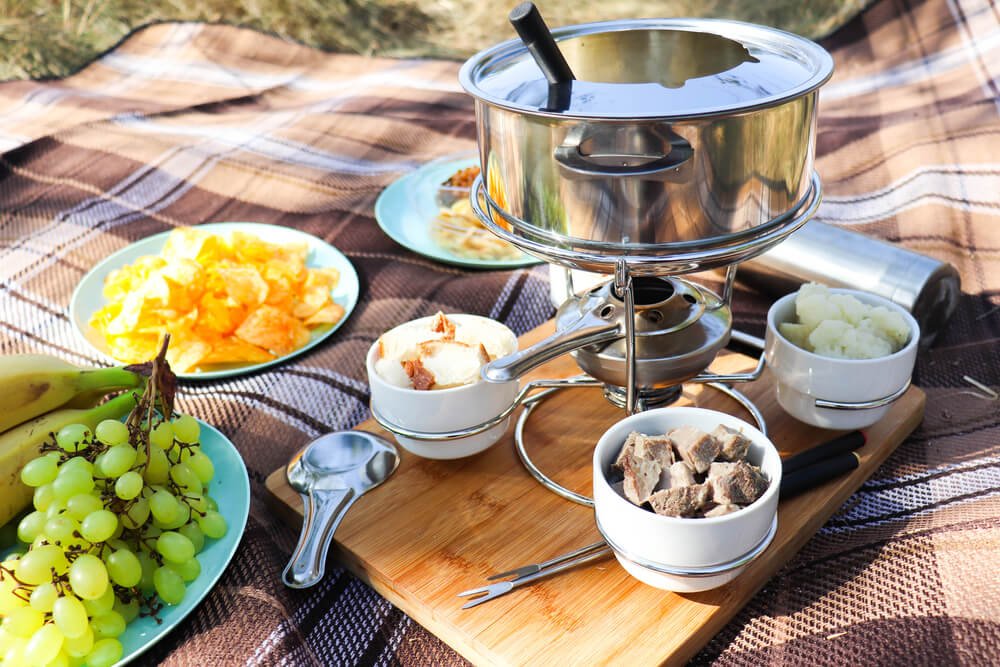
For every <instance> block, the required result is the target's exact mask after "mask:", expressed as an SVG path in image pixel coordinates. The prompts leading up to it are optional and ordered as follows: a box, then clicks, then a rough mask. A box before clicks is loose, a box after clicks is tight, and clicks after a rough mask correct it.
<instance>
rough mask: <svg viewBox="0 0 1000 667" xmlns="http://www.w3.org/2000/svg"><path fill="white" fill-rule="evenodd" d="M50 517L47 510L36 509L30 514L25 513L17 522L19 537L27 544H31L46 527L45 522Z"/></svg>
mask: <svg viewBox="0 0 1000 667" xmlns="http://www.w3.org/2000/svg"><path fill="white" fill-rule="evenodd" d="M47 520H48V518H47V517H46V516H45V512H39V511H38V510H35V511H34V512H31V513H29V514H26V515H24V518H23V519H21V520H20V521H19V522H18V524H17V539H19V540H21V541H22V542H24V543H25V544H30V543H31V542H34V541H35V538H36V537H38V535H39V534H40V533H41V532H42V530H43V529H44V528H45V522H46V521H47Z"/></svg>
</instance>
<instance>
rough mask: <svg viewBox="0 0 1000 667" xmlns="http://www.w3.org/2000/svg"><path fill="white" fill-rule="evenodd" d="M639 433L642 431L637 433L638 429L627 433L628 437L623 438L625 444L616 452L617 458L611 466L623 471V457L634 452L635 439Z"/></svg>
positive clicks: (625, 457)
mask: <svg viewBox="0 0 1000 667" xmlns="http://www.w3.org/2000/svg"><path fill="white" fill-rule="evenodd" d="M641 435H642V433H639V432H638V431H632V432H631V433H629V434H628V437H627V438H625V444H624V445H622V448H621V451H620V452H618V458H616V459H615V462H614V463H613V464H612V467H614V468H617V469H618V470H621V471H623V472H624V471H625V459H627V458H628V457H630V456H632V454H633V453H634V452H635V440H636V438H638V437H640V436H641Z"/></svg>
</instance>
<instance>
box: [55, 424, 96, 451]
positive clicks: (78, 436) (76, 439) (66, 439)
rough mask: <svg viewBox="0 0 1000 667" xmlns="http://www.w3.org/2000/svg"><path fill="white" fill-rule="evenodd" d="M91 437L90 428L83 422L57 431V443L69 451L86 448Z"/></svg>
mask: <svg viewBox="0 0 1000 667" xmlns="http://www.w3.org/2000/svg"><path fill="white" fill-rule="evenodd" d="M90 437H91V434H90V429H89V428H87V427H86V426H84V425H83V424H70V425H68V426H63V427H62V428H61V429H59V432H58V433H56V444H57V445H59V446H60V447H62V448H63V449H64V450H65V451H67V452H76V451H79V450H81V449H85V448H86V446H87V443H86V441H87V440H89V439H90Z"/></svg>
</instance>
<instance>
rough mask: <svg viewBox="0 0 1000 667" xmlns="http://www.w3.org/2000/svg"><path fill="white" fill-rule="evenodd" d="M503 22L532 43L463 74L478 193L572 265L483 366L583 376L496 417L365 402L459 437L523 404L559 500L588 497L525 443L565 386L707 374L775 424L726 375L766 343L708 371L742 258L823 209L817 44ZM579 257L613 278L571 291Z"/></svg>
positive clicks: (496, 228) (624, 397)
mask: <svg viewBox="0 0 1000 667" xmlns="http://www.w3.org/2000/svg"><path fill="white" fill-rule="evenodd" d="M511 21H512V23H513V24H514V26H515V28H517V30H518V33H519V34H520V35H521V37H522V40H523V43H522V41H518V40H512V41H510V42H504V43H502V44H499V45H497V46H495V47H492V48H490V49H487V50H485V51H483V52H481V53H479V54H477V55H476V56H473V57H472V58H471V59H470V60H469V61H468V62H466V63H465V65H464V66H463V67H462V70H461V72H460V74H459V79H460V81H461V83H462V85H463V87H464V88H465V89H466V90H467V91H468V92H469V93H471V94H472V95H473V96H474V97H475V98H476V118H477V127H478V136H479V151H480V164H481V173H480V176H479V177H478V178H477V180H476V181H475V183H474V184H473V186H472V190H471V195H470V198H469V199H470V203H471V205H472V208H473V210H474V211H475V213H476V215H477V217H478V218H479V220H480V221H481V222H482V224H483V225H484V226H485V227H486V228H487V229H489V230H490V231H491V232H492V233H493V234H495V235H496V236H498V237H500V238H501V239H503V240H505V241H507V242H508V243H510V244H512V245H513V246H515V247H517V248H519V249H521V250H522V251H524V252H526V253H528V254H530V255H533V256H535V257H538V258H540V259H543V260H545V261H547V262H549V263H551V264H553V265H555V266H558V267H562V268H563V269H564V270H565V274H566V280H567V290H566V293H567V294H568V295H569V297H568V298H567V300H566V301H565V302H564V303H563V304H562V305H561V306H560V307H559V309H558V312H557V314H556V332H555V334H553V335H552V336H550V337H548V338H546V339H545V340H542V341H540V342H538V343H536V344H534V345H532V346H530V347H528V348H526V349H523V350H519V351H517V352H515V353H513V354H511V355H508V356H506V357H503V358H501V359H497V360H494V361H493V362H491V363H490V364H488V365H487V366H486V367H485V368H484V369H483V371H482V377H483V379H484V380H485V381H487V382H505V383H506V382H512V381H517V380H519V379H520V378H521V377H522V376H524V375H525V374H526V373H527V372H528V371H530V370H531V369H533V368H535V367H536V366H538V365H540V364H542V363H544V362H546V361H548V360H550V359H552V358H554V357H556V356H559V355H561V354H565V353H567V352H569V353H572V355H573V357H574V359H575V360H576V362H577V364H578V365H579V366H580V368H581V369H582V370H583V371H584V374H582V375H578V376H576V377H572V378H569V379H554V380H534V381H531V382H528V383H526V384H525V385H524V387H523V388H522V389H521V391H520V393H519V394H518V395H517V397H516V399H515V400H514V402H513V403H512V404H511V405H510V406H509V407H508V408H507V409H506V410H504V411H503V412H502V413H501V414H498V415H496V417H494V418H493V419H490V420H489V421H487V422H485V423H482V424H478V425H475V426H472V427H469V428H463V429H458V430H454V431H449V432H444V433H424V432H414V431H411V430H407V429H403V428H400V427H399V426H397V425H394V424H391V423H388V422H387V421H386V420H384V419H382V418H381V416H380V415H378V414H377V413H375V411H374V410H373V416H374V417H375V419H376V420H377V421H378V422H379V424H380V425H382V426H383V427H384V428H386V429H387V430H389V431H392V432H394V433H395V434H396V435H399V436H403V437H406V438H410V439H413V440H425V441H448V440H455V439H460V438H465V437H469V436H472V435H475V434H478V433H482V432H484V431H486V430H488V429H491V428H493V427H495V426H497V425H498V424H501V423H504V420H506V419H507V418H508V417H510V416H511V415H512V414H513V412H514V411H515V410H516V409H517V408H518V407H520V406H524V410H523V411H522V413H521V414H520V416H519V418H518V421H517V424H516V429H515V436H514V441H515V447H516V449H517V452H518V455H519V456H520V458H521V461H522V462H523V464H524V465H525V467H526V468H527V469H528V471H529V472H530V473H531V475H532V476H533V477H534V478H535V479H537V480H538V481H539V482H540V483H541V484H542V485H544V486H545V487H546V488H548V489H550V490H551V491H554V492H555V493H557V494H558V495H560V496H562V497H564V498H567V499H569V500H572V501H574V502H577V503H581V504H584V505H592V504H593V501H592V500H591V499H590V498H588V497H586V496H583V495H581V494H579V493H577V492H575V491H573V490H570V489H568V488H565V487H564V486H562V485H560V484H558V483H556V482H555V481H554V480H553V479H552V478H550V477H549V476H548V475H546V474H545V473H544V472H543V471H542V470H541V469H540V468H539V467H538V466H537V465H536V464H535V463H534V462H533V461H532V459H531V457H530V456H529V455H528V453H527V450H526V447H525V437H524V433H525V424H526V423H527V421H528V419H529V418H530V416H531V414H532V412H533V411H534V410H535V408H536V407H537V406H538V405H539V404H540V403H541V402H542V401H544V400H545V398H546V397H548V396H550V395H552V393H553V392H555V391H558V390H559V389H562V388H566V387H580V386H594V387H601V388H602V389H603V392H604V396H605V397H606V398H607V399H608V400H609V401H610V402H611V403H612V404H614V405H616V406H618V407H620V408H623V409H624V410H625V413H626V414H628V415H631V414H634V413H636V412H641V411H644V410H647V409H651V408H656V407H662V406H666V405H669V404H671V403H673V402H674V401H675V400H676V399H677V398H678V397H679V396H680V395H681V393H682V387H683V384H684V383H691V382H694V383H703V384H706V385H708V386H709V387H712V388H713V389H715V390H718V391H721V392H723V393H725V394H726V395H728V396H730V397H732V398H733V399H735V400H736V401H737V402H738V403H739V404H741V405H742V406H743V407H744V408H746V410H747V411H748V412H749V414H750V415H751V417H752V419H753V421H754V422H756V425H757V427H758V428H759V429H760V430H761V431H764V432H766V430H767V425H766V424H765V423H764V417H763V416H762V414H761V411H760V410H759V409H758V408H757V406H755V405H754V404H753V402H752V401H750V400H749V399H748V398H747V397H746V396H745V395H743V394H742V393H741V392H739V391H737V390H735V389H733V388H732V387H731V386H730V384H732V383H738V382H749V381H752V380H755V379H757V378H758V377H760V375H761V373H762V371H763V369H764V359H763V357H761V358H760V360H759V361H758V363H757V366H756V368H755V369H753V370H752V371H751V372H747V373H736V374H728V375H718V374H714V373H709V372H707V371H706V369H707V368H708V367H709V365H710V364H711V363H712V361H713V360H714V359H715V357H716V356H717V354H718V353H719V352H720V351H721V350H722V349H723V348H724V347H725V346H726V345H727V344H728V342H729V339H730V336H731V334H732V298H733V291H734V286H733V285H734V281H735V278H736V270H737V266H738V265H739V263H740V262H742V261H744V260H748V259H751V258H753V257H756V256H757V255H760V254H761V253H763V252H765V251H767V250H768V249H770V248H772V247H773V246H775V245H776V244H778V243H780V242H781V241H783V240H784V239H785V238H786V237H788V235H790V234H791V233H793V232H794V231H795V230H797V229H799V228H800V227H802V225H804V224H805V223H806V222H807V221H808V220H809V219H810V218H811V217H812V216H813V215H814V214H815V212H816V210H817V208H818V207H819V203H820V200H821V198H822V187H821V185H820V179H819V176H818V175H817V174H816V173H815V172H814V171H813V169H812V162H813V152H814V148H813V147H814V143H815V122H816V119H815V114H816V100H817V93H818V89H819V87H820V86H821V85H822V84H823V83H825V82H826V81H827V80H828V79H829V77H830V75H831V73H832V70H833V63H832V60H831V58H830V56H829V54H828V53H827V52H826V51H825V50H823V49H822V48H821V47H819V46H818V45H816V44H814V43H813V42H810V41H808V40H805V39H803V38H800V37H797V36H795V35H791V34H789V33H783V32H780V31H777V30H773V29H770V28H765V27H762V26H755V25H750V24H745V23H738V22H734V21H719V20H695V19H643V20H629V21H610V22H605V23H593V24H587V25H580V26H568V27H564V28H559V29H557V30H555V31H553V32H552V33H549V32H548V29H547V28H546V27H545V25H544V22H542V20H541V18H540V16H539V15H538V13H537V10H535V9H534V7H533V6H531V5H529V4H527V3H526V4H524V5H521V6H519V7H518V8H515V10H514V12H512V15H511ZM563 55H565V56H566V57H565V59H564V58H563ZM574 269H577V270H582V271H587V272H591V273H597V274H605V275H607V276H609V278H610V279H609V280H608V281H606V282H603V283H601V284H599V285H597V286H596V287H593V288H591V289H589V290H582V291H580V292H579V293H577V291H576V290H575V289H574V288H573V286H572V284H571V283H572V278H571V276H572V270H574ZM710 269H723V270H724V272H725V279H724V282H723V285H722V289H721V294H715V293H714V292H713V291H711V290H710V289H708V288H706V287H704V286H700V285H698V284H696V283H694V282H692V281H690V280H687V279H684V278H682V277H681V276H683V275H685V274H690V273H694V272H698V271H705V270H710ZM539 390H540V391H539ZM829 407H842V408H844V409H851V408H857V407H861V406H858V405H851V404H846V403H845V404H841V405H833V406H829Z"/></svg>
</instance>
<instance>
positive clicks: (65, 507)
mask: <svg viewBox="0 0 1000 667" xmlns="http://www.w3.org/2000/svg"><path fill="white" fill-rule="evenodd" d="M154 415H155V413H154ZM199 436H200V427H199V425H198V422H197V420H195V419H194V418H193V417H191V416H189V415H177V416H176V417H175V418H174V419H173V420H171V421H165V420H162V419H160V418H159V417H158V416H154V418H153V420H152V421H151V422H150V421H149V420H146V421H144V422H142V423H138V422H136V421H134V420H130V421H129V422H128V423H122V422H119V421H115V420H107V421H103V422H101V423H100V424H98V425H97V427H96V428H95V429H94V432H93V433H91V432H90V430H89V429H88V428H87V427H86V426H84V425H82V424H73V425H71V426H67V427H65V428H63V429H62V430H60V431H59V432H58V433H56V434H55V435H54V437H53V438H52V440H51V442H49V443H47V444H46V445H45V446H44V447H43V448H42V454H41V456H39V457H38V458H36V459H34V460H32V461H30V462H29V463H28V464H27V465H25V466H24V468H23V469H22V471H21V479H22V481H23V482H24V483H25V484H27V485H28V486H30V487H34V490H35V491H34V502H33V504H34V511H33V512H31V513H29V514H28V515H26V516H25V517H24V518H23V519H22V520H21V522H20V523H19V524H18V527H17V534H18V538H19V539H20V540H21V541H22V542H24V543H26V544H27V545H28V547H27V550H26V551H24V553H21V554H17V555H13V556H11V557H9V558H7V559H6V560H5V561H3V562H2V563H0V616H2V617H3V623H2V625H0V656H3V660H2V661H0V662H2V665H3V666H4V667H7V666H8V665H11V666H17V665H76V664H86V665H88V666H89V667H103V666H105V665H111V664H114V663H115V662H117V661H118V660H119V659H120V658H121V657H122V651H123V649H122V644H121V642H120V641H119V640H118V637H119V635H121V634H122V633H123V632H124V631H125V626H126V624H127V623H128V622H129V621H131V620H132V619H134V618H136V617H137V616H139V615H140V614H142V615H155V614H156V613H157V612H158V611H159V609H161V608H162V605H163V604H169V605H176V604H178V603H179V602H180V601H181V600H182V599H183V598H184V594H185V591H186V587H187V584H189V583H190V582H192V581H194V580H195V579H196V578H197V577H198V575H199V573H200V572H201V566H200V565H199V563H198V559H197V554H198V553H199V552H200V551H201V550H202V548H203V547H204V546H205V540H206V538H209V539H217V538H220V537H222V536H223V535H224V534H225V532H226V522H225V519H223V517H222V515H221V514H220V513H219V512H218V506H217V505H216V503H215V501H213V500H212V498H210V497H209V496H208V494H207V492H206V487H207V485H208V483H209V481H210V480H211V479H212V476H213V475H214V472H215V471H214V468H213V466H212V461H211V460H210V459H209V458H208V456H206V455H205V453H204V452H202V451H201V448H200V447H199V446H198V441H199Z"/></svg>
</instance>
